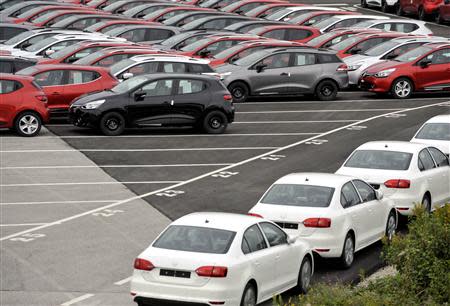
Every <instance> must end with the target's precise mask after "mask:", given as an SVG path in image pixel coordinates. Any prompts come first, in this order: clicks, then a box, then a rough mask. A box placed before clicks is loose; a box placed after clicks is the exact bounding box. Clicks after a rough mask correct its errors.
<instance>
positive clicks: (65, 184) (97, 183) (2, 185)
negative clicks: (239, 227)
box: [0, 181, 183, 187]
mask: <svg viewBox="0 0 450 306" xmlns="http://www.w3.org/2000/svg"><path fill="white" fill-rule="evenodd" d="M181 182H183V181H133V182H119V181H111V182H73V183H29V184H1V185H0V187H27V186H71V185H117V184H121V185H123V184H125V185H126V184H128V185H131V184H178V183H181Z"/></svg>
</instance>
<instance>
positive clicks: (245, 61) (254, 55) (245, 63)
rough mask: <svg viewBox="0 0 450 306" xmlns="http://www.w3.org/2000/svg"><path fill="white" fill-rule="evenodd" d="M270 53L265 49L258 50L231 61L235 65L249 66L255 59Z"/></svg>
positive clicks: (257, 59)
mask: <svg viewBox="0 0 450 306" xmlns="http://www.w3.org/2000/svg"><path fill="white" fill-rule="evenodd" d="M269 54H271V52H270V51H267V50H260V51H257V52H255V53H251V54H249V55H247V56H244V57H243V58H240V59H238V60H237V61H235V62H234V63H233V65H237V66H250V65H252V64H254V63H256V62H257V61H259V60H260V59H261V58H263V57H265V56H266V55H269Z"/></svg>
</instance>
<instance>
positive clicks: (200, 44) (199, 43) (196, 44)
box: [181, 38, 214, 51]
mask: <svg viewBox="0 0 450 306" xmlns="http://www.w3.org/2000/svg"><path fill="white" fill-rule="evenodd" d="M213 40H214V39H212V38H203V39H200V40H199V41H196V42H194V43H192V44H189V45H187V46H185V47H183V48H181V51H195V50H197V49H198V48H201V47H203V46H205V45H207V44H208V43H210V42H212V41H213Z"/></svg>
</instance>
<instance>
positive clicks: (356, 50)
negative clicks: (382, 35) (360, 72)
mask: <svg viewBox="0 0 450 306" xmlns="http://www.w3.org/2000/svg"><path fill="white" fill-rule="evenodd" d="M361 51H362V50H361V48H356V49H352V50H350V53H351V54H358V53H360V52H361Z"/></svg>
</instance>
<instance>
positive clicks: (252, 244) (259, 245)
mask: <svg viewBox="0 0 450 306" xmlns="http://www.w3.org/2000/svg"><path fill="white" fill-rule="evenodd" d="M244 240H245V242H246V243H247V245H248V247H249V249H250V252H256V251H259V250H262V249H265V248H267V244H266V241H265V240H264V237H263V235H262V233H261V231H260V230H259V227H258V226H257V225H252V226H251V227H249V228H248V229H247V230H246V231H245V233H244ZM242 251H244V250H242Z"/></svg>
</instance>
